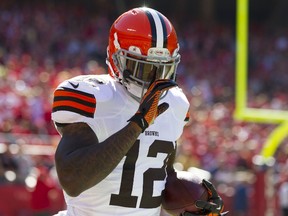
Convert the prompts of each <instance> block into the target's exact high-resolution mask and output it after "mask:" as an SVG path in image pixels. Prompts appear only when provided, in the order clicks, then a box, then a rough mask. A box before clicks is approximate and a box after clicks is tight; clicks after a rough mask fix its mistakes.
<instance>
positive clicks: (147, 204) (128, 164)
mask: <svg viewBox="0 0 288 216" xmlns="http://www.w3.org/2000/svg"><path fill="white" fill-rule="evenodd" d="M139 148H140V140H136V142H135V143H134V145H133V146H132V148H131V149H130V150H129V152H128V153H127V154H126V159H125V161H124V165H123V172H122V179H121V186H120V191H119V194H111V199H110V205H116V206H123V207H130V208H136V207H137V200H138V198H139V197H138V196H132V190H133V183H134V177H135V168H136V161H137V159H138V156H139ZM174 151H175V147H174V145H173V142H169V141H163V140H155V141H154V142H153V143H152V144H151V145H150V147H149V150H148V155H147V157H148V160H149V157H151V158H156V157H157V154H158V153H165V154H167V156H166V157H165V159H164V161H163V166H162V167H161V168H149V169H147V170H146V171H145V172H144V173H143V192H142V196H141V197H140V199H141V200H140V206H139V208H157V207H158V206H160V204H161V196H153V185H154V181H161V180H164V179H165V177H166V167H167V163H168V159H169V156H170V155H171V153H173V152H174Z"/></svg>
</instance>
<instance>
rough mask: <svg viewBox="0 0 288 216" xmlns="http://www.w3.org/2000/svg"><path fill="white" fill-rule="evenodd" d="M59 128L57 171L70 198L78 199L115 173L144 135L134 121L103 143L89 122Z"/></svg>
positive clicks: (56, 157) (56, 156)
mask: <svg viewBox="0 0 288 216" xmlns="http://www.w3.org/2000/svg"><path fill="white" fill-rule="evenodd" d="M58 129H59V130H60V131H61V133H62V138H61V140H60V143H59V145H58V147H57V150H56V154H55V163H56V169H57V174H58V178H59V181H60V184H61V185H62V187H63V189H64V190H65V192H66V193H67V194H69V195H70V196H78V195H79V194H80V193H81V192H83V191H85V190H87V189H88V188H90V187H92V186H94V185H95V184H97V183H99V182H100V181H101V180H103V179H104V178H105V177H106V176H107V175H108V174H109V173H111V171H112V170H113V169H114V168H115V167H116V165H117V164H118V163H119V162H120V160H121V159H122V158H123V157H124V155H125V154H126V153H127V152H128V150H129V149H130V148H131V146H132V145H133V144H134V142H135V141H136V139H137V137H138V136H139V134H140V133H141V132H142V129H141V128H140V127H139V126H137V124H135V123H134V122H131V123H128V124H127V126H125V127H124V128H123V129H121V130H120V131H118V132H117V133H115V134H113V135H112V136H110V137H109V138H108V139H106V140H105V141H103V142H101V143H99V141H98V139H97V136H96V135H95V133H94V131H93V130H92V129H91V128H90V126H88V125H87V124H86V123H73V124H69V125H66V126H64V127H60V128H58Z"/></svg>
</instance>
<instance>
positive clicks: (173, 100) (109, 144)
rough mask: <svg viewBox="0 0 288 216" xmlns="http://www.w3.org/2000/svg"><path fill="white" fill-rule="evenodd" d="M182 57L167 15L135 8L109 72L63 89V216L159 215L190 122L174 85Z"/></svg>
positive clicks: (58, 156)
mask: <svg viewBox="0 0 288 216" xmlns="http://www.w3.org/2000/svg"><path fill="white" fill-rule="evenodd" d="M178 51H179V45H178V40H177V35H176V32H175V29H174V27H173V25H172V24H171V22H170V21H169V20H168V19H167V18H166V17H165V16H164V15H162V14H161V13H159V12H158V11H156V10H153V9H150V8H146V7H141V8H135V9H132V10H129V11H127V12H125V13H124V14H122V15H121V16H120V17H119V18H118V19H117V20H116V21H115V22H114V23H113V25H112V27H111V29H110V36H109V44H108V48H107V61H106V63H107V65H108V71H109V73H108V74H104V75H82V76H77V77H74V78H72V79H69V80H66V81H64V82H63V83H61V84H60V85H59V86H58V87H57V88H56V90H55V92H54V101H53V110H52V119H53V121H54V123H55V125H56V128H57V130H58V131H59V133H60V134H61V140H60V142H59V145H58V147H57V150H56V153H55V163H56V170H57V174H58V178H59V182H60V184H61V186H62V188H63V190H64V196H65V201H66V203H67V210H65V211H61V212H59V213H58V215H59V216H60V215H69V216H80V215H82V216H83V215H97V216H107V215H117V216H124V215H125V216H129V215H131V216H135V215H137V216H159V215H160V210H161V192H162V190H163V189H164V187H165V179H166V175H167V173H168V172H167V170H168V168H169V167H170V170H173V169H172V165H173V160H174V157H175V150H176V140H177V139H178V138H179V137H180V135H181V133H182V130H183V127H184V125H185V123H186V122H187V121H188V116H189V115H188V109H189V102H188V100H187V98H186V97H185V95H184V94H183V92H182V91H181V89H180V88H179V87H178V86H177V84H176V82H175V78H176V70H177V66H178V64H179V62H180V55H179V52H178ZM202 207H203V206H201V208H202ZM203 208H204V207H203Z"/></svg>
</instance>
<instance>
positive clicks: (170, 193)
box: [162, 171, 208, 216]
mask: <svg viewBox="0 0 288 216" xmlns="http://www.w3.org/2000/svg"><path fill="white" fill-rule="evenodd" d="M197 200H205V201H207V200H208V192H207V190H206V189H205V187H204V186H203V185H202V179H200V178H199V177H197V176H195V175H194V174H193V173H191V172H186V171H177V175H168V177H167V182H166V185H165V189H164V190H163V193H162V207H163V208H164V209H165V210H166V211H167V212H168V213H170V214H172V215H177V216H179V215H180V213H183V212H184V211H189V212H191V213H196V212H199V209H198V208H196V206H195V202H196V201H197Z"/></svg>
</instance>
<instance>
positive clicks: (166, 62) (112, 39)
mask: <svg viewBox="0 0 288 216" xmlns="http://www.w3.org/2000/svg"><path fill="white" fill-rule="evenodd" d="M178 51H179V44H178V39H177V35H176V32H175V29H174V27H173V25H172V24H171V22H170V21H169V20H168V19H167V18H166V17H165V16H164V15H163V14H161V13H160V12H158V11H156V10H154V9H151V8H147V7H140V8H135V9H132V10H129V11H127V12H125V13H123V14H122V15H121V16H119V17H118V19H116V21H115V22H114V23H113V25H112V27H111V29H110V35H109V45H108V47H107V60H106V63H107V64H108V68H109V74H110V75H111V76H112V77H115V78H116V79H118V80H119V81H120V82H121V83H122V84H123V85H124V86H125V87H126V89H127V90H128V92H129V94H130V95H131V96H132V97H134V98H135V99H136V100H140V99H141V98H142V96H143V94H144V93H145V92H146V90H147V87H148V86H149V84H150V83H151V81H154V80H156V79H173V80H175V78H176V69H177V65H178V63H179V62H180V54H179V53H178Z"/></svg>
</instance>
